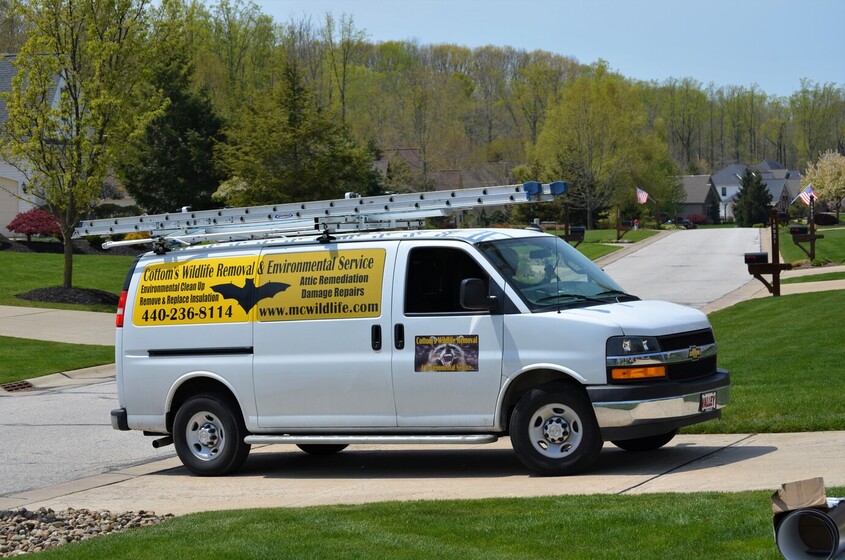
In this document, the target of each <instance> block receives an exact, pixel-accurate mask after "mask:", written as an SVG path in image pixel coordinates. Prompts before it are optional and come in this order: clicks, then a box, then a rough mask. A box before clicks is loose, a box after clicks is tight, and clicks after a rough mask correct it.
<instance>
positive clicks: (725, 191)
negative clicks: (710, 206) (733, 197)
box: [722, 187, 728, 196]
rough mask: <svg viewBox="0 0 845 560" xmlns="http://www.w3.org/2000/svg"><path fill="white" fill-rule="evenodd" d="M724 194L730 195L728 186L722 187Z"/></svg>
mask: <svg viewBox="0 0 845 560" xmlns="http://www.w3.org/2000/svg"><path fill="white" fill-rule="evenodd" d="M722 196H728V187H722Z"/></svg>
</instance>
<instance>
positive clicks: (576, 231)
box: [563, 202, 587, 247]
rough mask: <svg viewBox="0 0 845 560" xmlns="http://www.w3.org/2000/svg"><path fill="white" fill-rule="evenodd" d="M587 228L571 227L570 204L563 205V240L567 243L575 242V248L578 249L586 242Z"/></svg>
mask: <svg viewBox="0 0 845 560" xmlns="http://www.w3.org/2000/svg"><path fill="white" fill-rule="evenodd" d="M586 230H587V228H585V227H583V226H580V227H579V226H570V225H569V204H567V203H565V202H564V204H563V240H564V241H566V242H567V243H572V242H573V241H574V242H575V245H573V247H577V246H578V245H580V244H581V242H582V241H584V235H585V233H586Z"/></svg>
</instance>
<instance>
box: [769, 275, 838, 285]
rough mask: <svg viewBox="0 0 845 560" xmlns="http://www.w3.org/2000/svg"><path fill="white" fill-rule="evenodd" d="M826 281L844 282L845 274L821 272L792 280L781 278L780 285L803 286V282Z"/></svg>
mask: <svg viewBox="0 0 845 560" xmlns="http://www.w3.org/2000/svg"><path fill="white" fill-rule="evenodd" d="M828 280H845V272H822V273H820V274H808V275H807V276H796V277H794V278H781V280H780V283H781V284H804V283H805V282H826V281H828Z"/></svg>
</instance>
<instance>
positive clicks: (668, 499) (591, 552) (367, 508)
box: [38, 479, 845, 560]
mask: <svg viewBox="0 0 845 560" xmlns="http://www.w3.org/2000/svg"><path fill="white" fill-rule="evenodd" d="M491 482H492V481H491ZM551 482H553V480H552V479H550V483H551ZM492 483H494V484H495V482H492ZM843 490H845V489H838V488H829V489H828V495H831V496H839V495H842V492H843ZM549 491H550V492H554V489H553V488H551V487H550V489H549ZM769 497H770V492H739V493H731V494H728V493H697V494H644V495H592V496H554V497H545V498H509V499H491V500H461V501H457V500H449V501H418V502H389V503H376V504H366V505H351V506H326V507H312V508H291V509H255V510H238V511H222V512H210V513H200V514H193V515H187V516H184V517H178V518H174V519H172V520H169V521H167V522H165V523H163V524H161V525H157V526H153V527H149V528H145V529H142V530H133V531H130V532H127V533H123V534H118V535H110V536H106V537H101V538H96V539H91V540H88V541H84V542H81V543H78V544H71V545H67V546H62V547H59V548H57V549H53V550H51V551H47V552H44V553H40V554H39V555H38V557H39V558H41V557H44V558H66V559H79V560H81V559H91V560H98V559H100V558H122V559H126V560H130V559H139V560H140V559H151V560H152V559H158V558H169V559H174V560H177V559H190V558H197V557H200V556H204V557H208V558H215V559H217V558H221V559H225V558H232V559H252V558H255V559H259V558H261V559H264V558H309V559H315V560H319V559H332V560H336V559H345V558H350V559H352V558H354V559H359V558H393V559H419V560H430V559H431V558H437V559H450V558H454V559H458V560H470V559H476V558H477V559H480V560H497V559H501V560H505V559H514V560H517V559H518V560H523V559H525V558H538V559H539V558H566V559H567V560H578V559H585V560H586V559H590V560H593V559H603V558H608V559H616V558H625V559H626V560H653V559H655V558H707V559H708V560H720V559H725V560H735V559H737V558H742V559H743V560H751V559H767V560H775V559H777V558H780V557H781V556H780V554H779V553H778V551H777V546H776V545H775V541H774V536H773V531H772V514H771V506H770V498H769Z"/></svg>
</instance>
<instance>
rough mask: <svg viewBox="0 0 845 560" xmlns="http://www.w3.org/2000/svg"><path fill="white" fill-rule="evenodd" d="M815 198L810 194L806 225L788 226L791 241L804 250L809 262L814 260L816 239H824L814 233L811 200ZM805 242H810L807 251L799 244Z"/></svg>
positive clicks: (814, 221)
mask: <svg viewBox="0 0 845 560" xmlns="http://www.w3.org/2000/svg"><path fill="white" fill-rule="evenodd" d="M815 199H816V197H815V196H813V195H810V217H809V218H808V219H807V225H806V226H801V225H797V226H790V227H789V233H790V234H792V242H793V243H795V244H796V245H797V246H798V248H799V249H801V250H802V251H804V253H805V254H806V255H807V256H808V257H809V258H810V262H811V263H812V262H813V261H814V260H816V239H824V235H816V220H815V219H814V216H815V213H814V209H813V202H814V201H815ZM806 242H809V243H810V250H809V251H807V249H805V248H804V246H803V245H801V243H806Z"/></svg>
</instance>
